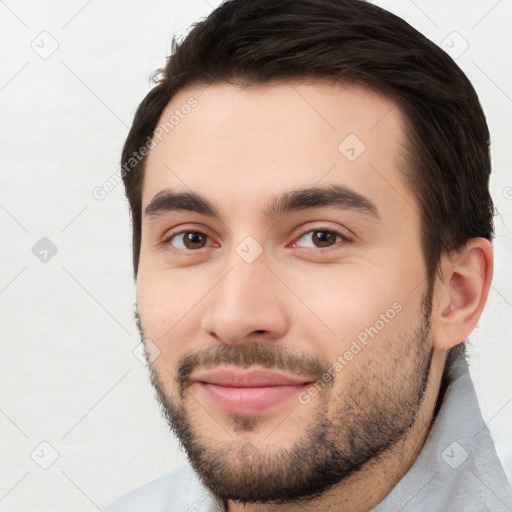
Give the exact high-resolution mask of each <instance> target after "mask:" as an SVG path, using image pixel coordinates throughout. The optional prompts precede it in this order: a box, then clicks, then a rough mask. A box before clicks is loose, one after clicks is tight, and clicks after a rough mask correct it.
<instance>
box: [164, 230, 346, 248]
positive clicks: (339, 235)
mask: <svg viewBox="0 0 512 512" xmlns="http://www.w3.org/2000/svg"><path fill="white" fill-rule="evenodd" d="M186 233H195V234H199V235H203V236H205V237H207V238H208V239H209V240H210V241H211V240H212V239H211V237H210V236H208V235H207V234H206V233H203V232H202V231H196V230H193V229H187V230H183V231H178V232H176V233H171V234H170V235H169V236H168V237H166V239H165V240H164V241H163V242H162V244H163V245H168V246H170V247H171V248H172V249H173V250H176V251H181V252H190V253H193V252H197V251H199V250H200V249H205V248H206V247H209V246H211V244H210V245H207V246H204V247H200V248H198V249H186V248H185V249H182V248H177V247H174V246H173V245H172V240H173V239H175V238H176V237H178V236H180V235H185V234H186ZM309 233H330V234H333V235H335V236H336V238H340V239H341V240H340V241H337V242H335V243H334V244H333V245H330V246H327V247H302V246H298V245H297V241H299V240H300V239H301V238H303V237H304V236H305V235H307V234H309ZM294 240H295V241H294V242H293V243H292V247H299V248H301V249H304V250H306V251H315V250H321V251H327V250H329V249H332V248H333V247H335V246H337V245H338V244H340V243H343V244H345V243H347V242H351V240H350V239H349V238H348V237H347V236H346V235H345V234H343V233H340V232H339V231H337V230H334V229H327V228H315V229H307V230H305V231H303V232H302V233H301V234H300V235H298V236H297V237H295V239H294Z"/></svg>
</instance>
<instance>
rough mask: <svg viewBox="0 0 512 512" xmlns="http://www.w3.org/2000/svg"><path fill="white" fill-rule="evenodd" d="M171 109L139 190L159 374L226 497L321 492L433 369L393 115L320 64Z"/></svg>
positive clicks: (156, 378)
mask: <svg viewBox="0 0 512 512" xmlns="http://www.w3.org/2000/svg"><path fill="white" fill-rule="evenodd" d="M187 104H188V105H193V108H188V107H184V106H185V105H187ZM176 111H177V112H176ZM173 115H174V116H175V117H174V118H173V120H172V121H171V124H170V125H169V124H168V125H167V130H166V131H167V132H168V133H167V134H166V133H165V130H164V131H163V135H162V131H160V132H158V133H159V134H160V136H159V138H160V139H161V140H159V138H157V137H155V138H154V140H155V143H156V145H155V147H153V149H152V150H151V151H150V154H149V156H148V160H147V167H146V173H145V178H144V190H143V198H142V207H143V220H142V243H141V253H140V265H139V270H138V280H137V303H138V311H139V315H140V322H141V323H140V325H141V329H142V332H143V336H144V337H145V338H146V339H148V340H150V342H147V346H148V350H149V358H150V360H151V361H152V365H151V370H152V376H153V382H154V384H155V386H156V388H157V391H158V393H159V397H160V400H161V402H162V404H163V406H164V408H165V410H166V411H167V414H168V416H169V419H170V423H171V426H172V427H173V429H174V430H175V432H176V433H177V435H178V437H179V438H180V440H181V441H182V443H183V445H184V446H185V448H186V450H187V452H188V455H189V458H190V460H191V462H192V465H193V466H194V468H195V469H196V471H197V472H198V474H199V475H200V476H201V477H202V478H203V480H204V482H205V483H206V484H207V485H208V486H210V487H211V489H212V490H214V491H215V492H216V494H217V495H218V496H220V497H222V498H223V499H232V500H240V501H248V502H250V501H262V502H264V501H279V500H286V499H289V498H290V497H291V496H294V497H300V496H313V495H316V494H318V493H319V492H321V491H323V490H325V489H327V488H329V487H330V486H332V485H333V484H335V483H337V482H339V481H341V480H342V479H344V478H346V477H347V476H349V475H351V474H353V473H355V472H357V471H358V470H359V469H360V468H361V467H362V466H364V465H365V464H366V463H367V462H369V461H371V460H372V458H374V457H375V456H376V455H377V454H379V453H382V452H383V451H385V450H387V449H388V448H390V447H392V446H393V445H394V444H395V443H396V442H397V441H399V440H400V439H402V438H403V437H404V434H405V433H406V431H407V429H408V428H409V427H410V426H411V424H412V423H413V422H414V421H415V418H416V415H417V411H418V409H419V407H420V405H421V399H422V397H423V393H424V389H425V385H426V382H427V378H428V373H429V365H430V354H431V343H430V338H429V329H428V328H429V325H428V311H427V310H428V307H427V306H428V304H427V303H428V299H429V298H428V297H427V298H425V297H424V293H425V289H426V283H427V281H426V273H425V272H426V271H425V265H424V259H423V255H422V252H421V245H420V217H419V212H418V206H417V203H416V200H415V199H414V197H413V195H412V193H411V191H410V189H409V188H408V187H407V185H406V181H405V177H404V175H403V173H402V172H401V171H400V170H399V168H400V166H401V165H403V161H402V157H401V155H403V145H404V133H403V120H402V116H401V113H400V111H399V109H398V107H396V105H394V103H392V102H391V101H390V100H387V99H385V98H383V97H381V96H379V95H376V94H374V93H372V92H369V91H367V90H365V89H362V88H359V87H355V86H350V87H348V86H343V85H339V84H337V85H333V84H327V83H325V82H318V83H315V84H312V83H311V84H306V83H290V84H284V83H282V84H272V85H267V86H264V87H255V86H251V87H246V88H240V87H237V86H234V85H228V84H222V85H214V86H210V87H206V88H199V87H194V88H188V89H185V90H182V91H180V92H179V93H178V94H177V95H176V96H175V97H174V98H173V99H172V101H171V103H170V104H169V105H168V107H167V108H166V110H165V112H164V114H163V115H162V118H161V123H165V122H166V121H169V119H170V118H171V116H173ZM169 126H171V127H172V129H169ZM310 189H311V190H310ZM183 194H187V195H183ZM425 299H427V300H425ZM426 304H427V306H426ZM155 356H158V357H156V359H154V360H153V358H154V357H155Z"/></svg>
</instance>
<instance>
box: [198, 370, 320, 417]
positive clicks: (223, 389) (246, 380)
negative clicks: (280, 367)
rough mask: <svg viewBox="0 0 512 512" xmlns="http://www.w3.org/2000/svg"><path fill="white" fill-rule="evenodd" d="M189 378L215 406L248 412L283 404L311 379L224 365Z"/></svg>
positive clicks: (261, 410) (228, 410)
mask: <svg viewBox="0 0 512 512" xmlns="http://www.w3.org/2000/svg"><path fill="white" fill-rule="evenodd" d="M192 381H193V382H194V383H197V384H198V385H199V387H200V389H201V392H202V393H203V395H204V396H205V398H206V399H207V400H208V401H209V402H210V403H211V404H212V405H213V406H214V407H216V408H218V409H220V410H222V411H224V412H226V413H231V414H247V415H254V414H258V413H262V412H264V411H266V410H267V409H269V408H271V407H274V406H276V405H279V404H282V403H283V402H285V401H286V400H289V399H291V398H292V397H294V396H297V394H298V393H300V392H301V391H303V390H304V389H305V388H307V387H308V386H309V385H311V383H312V382H313V381H312V380H311V378H301V377H294V376H291V375H288V374H284V373H279V372H274V371H269V370H263V369H253V370H244V371H234V370H232V369H229V368H227V367H224V368H216V369H215V370H208V371H204V372H199V373H197V374H195V375H194V376H193V377H192Z"/></svg>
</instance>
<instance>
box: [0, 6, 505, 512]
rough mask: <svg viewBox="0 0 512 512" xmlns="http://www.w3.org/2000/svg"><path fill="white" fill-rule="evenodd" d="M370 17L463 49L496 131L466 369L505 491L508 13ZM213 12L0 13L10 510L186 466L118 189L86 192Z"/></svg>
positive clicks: (0, 244) (445, 10)
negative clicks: (486, 285) (491, 233)
mask: <svg viewBox="0 0 512 512" xmlns="http://www.w3.org/2000/svg"><path fill="white" fill-rule="evenodd" d="M211 1H212V2H213V0H211ZM377 3H378V4H379V5H382V6H383V7H386V8H388V9H390V10H391V11H393V12H396V13H397V14H399V15H400V16H402V17H403V18H405V19H406V20H407V21H409V23H411V24H412V25H414V26H415V27H416V28H418V29H419V30H420V31H421V32H423V33H424V34H426V35H427V36H428V37H429V38H430V39H432V40H433V41H435V42H436V43H438V44H442V42H443V41H445V43H444V45H446V42H448V43H449V44H450V45H451V46H453V48H452V49H451V51H454V52H460V51H462V50H463V49H464V47H465V45H466V44H468V45H469V47H468V49H467V50H466V51H465V52H464V53H463V54H462V55H461V56H460V57H458V58H457V61H458V63H459V64H460V65H461V66H462V68H463V69H464V70H465V72H466V73H467V74H468V76H469V77H470V79H471V80H472V82H473V84H474V86H475V87H476V89H477V91H478V93H479V95H480V98H481V101H482V104H483V106H484V109H485V110H486V113H487V116H488V121H489V125H490V128H491V133H492V140H493V148H492V155H493V164H494V174H493V178H492V185H491V186H492V192H493V195H494V198H495V201H496V203H497V206H498V209H499V212H500V216H499V217H498V218H497V221H496V223H497V239H496V242H495V247H496V263H497V265H496V273H495V280H494V284H493V288H492V290H491V295H490V298H489V303H488V307H487V309H486V312H485V314H484V316H483V318H482V320H481V322H480V324H479V328H478V329H477V330H476V332H475V333H474V335H473V336H472V349H471V356H472V357H471V365H472V366H471V371H472V375H473V377H474V380H475V384H476V387H477V392H478V396H479V399H480V404H481V408H482V412H483V415H484V418H485V420H486V421H487V422H488V426H489V428H490V430H491V432H492V434H493V437H494V439H495V442H496V445H497V449H498V453H499V455H500V457H501V459H502V461H503V464H504V466H505V470H506V471H507V474H508V477H509V479H510V478H512V442H511V441H510V432H511V425H512V402H511V400H512V380H511V376H510V367H511V362H512V343H511V342H510V338H511V334H512V328H511V322H510V321H509V319H510V318H511V313H512V286H511V282H512V281H511V274H512V271H511V265H510V262H511V261H512V237H511V233H510V224H511V221H512V200H511V199H512V189H511V188H510V187H511V186H512V174H511V170H510V165H511V162H512V155H511V144H510V133H511V132H512V122H511V119H512V99H511V98H512V76H511V74H512V52H511V51H510V49H511V47H512V45H511V43H512V32H511V31H510V21H509V20H510V19H511V17H512V2H511V0H478V1H477V0H472V1H468V0H464V1H463V0H457V1H453V0H450V1H446V0H435V1H432V0H429V1H427V0H415V1H412V0H394V1H393V0H381V1H379V2H377ZM212 6H213V3H212V4H211V5H210V2H207V1H206V0H204V1H203V0H196V1H191V0H187V1H186V2H185V1H180V2H178V1H177V0H151V1H148V2H142V1H140V2H127V1H124V2H123V1H121V0H107V1H103V2H100V0H89V1H84V0H72V1H68V2H57V1H56V0H46V1H45V2H36V1H35V0H32V1H24V0H5V1H1V2H0V48H1V49H2V50H1V63H0V130H1V131H0V141H1V155H0V165H1V183H0V251H1V265H0V311H1V324H0V329H1V345H0V346H1V353H0V358H1V359H0V378H1V390H0V511H2V512H4V511H9V512H11V511H20V512H30V511H38V512H44V511H52V512H53V511H58V510H66V511H70V510H73V511H74V512H81V511H85V510H97V509H100V508H101V507H102V506H104V505H105V504H106V503H107V502H109V501H110V500H112V499H113V498H115V497H117V496H118V495H120V494H122V493H125V492H126V491H128V490H130V489H132V488H134V487H135V486H138V485H140V484H142V483H144V482H146V481H147V480H150V479H152V478H154V477H157V476H159V475H160V474H162V473H164V472H166V471H168V470H169V469H170V468H172V467H173V466H175V465H176V464H178V463H180V462H181V461H183V460H185V459H184V456H183V454H182V453H180V452H179V451H178V448H177V443H176V442H175V441H174V440H173V438H172V437H171V435H170V434H169V433H168V428H167V426H166V424H165V422H164V420H163V419H162V418H161V417H160V411H159V407H158V405H157V403H156V402H155V401H154V398H153V391H152V388H151V386H150V384H149V380H148V376H147V372H146V368H145V367H144V366H143V364H142V363H141V362H139V360H138V359H137V358H136V357H135V355H134V353H133V352H134V349H135V348H136V346H137V345H138V341H139V340H138V334H137V331H136V328H135V324H134V321H133V304H134V283H133V279H132V273H131V271H132V269H131V249H130V228H129V222H128V211H127V203H126V201H125V199H124V195H123V188H122V185H119V186H117V187H116V188H115V189H114V190H113V191H112V192H110V193H109V194H108V195H107V197H106V198H105V199H104V200H102V201H99V200H97V199H95V198H94V197H93V195H92V190H93V189H94V187H96V186H99V185H101V184H102V183H103V182H105V181H106V180H108V179H109V177H110V176H111V175H112V174H113V173H115V172H116V170H117V168H118V161H119V157H120V152H121V147H122V144H123V142H124V138H125V136H126V134H127V130H128V127H129V125H130V123H131V120H132V116H133V114H134V111H135V108H136V106H137V105H138V103H139V102H140V100H141V99H142V98H143V96H144V95H145V94H146V92H147V91H148V90H149V80H148V79H149V77H150V76H151V74H152V72H153V71H154V70H155V69H156V68H157V67H160V66H162V65H163V64H164V57H165V56H166V54H167V52H168V50H169V48H170V42H171V38H172V35H173V34H180V33H183V32H184V31H185V30H186V28H187V27H188V26H189V25H190V24H191V23H192V22H193V21H195V20H196V19H198V18H199V17H202V16H205V15H207V14H208V12H209V11H210V10H211V7H212ZM43 31H46V32H47V33H48V34H42V35H41V32H43ZM454 31H456V32H458V34H459V35H457V34H455V35H454V34H453V32H454ZM49 34H50V35H49ZM447 38H448V39H447ZM57 44H58V48H57V49H56V51H55V52H54V53H53V54H52V55H51V56H48V55H45V54H44V52H49V51H50V50H51V49H52V45H53V46H56V45H57ZM31 45H32V47H31ZM34 48H35V49H37V51H38V52H39V53H40V54H43V56H44V57H48V58H45V59H44V58H41V57H40V55H38V53H36V51H34ZM507 187H508V188H507ZM42 237H47V238H49V239H50V240H51V241H52V242H53V244H55V246H56V247H57V250H58V252H57V254H56V255H55V256H53V257H52V258H51V259H50V258H49V261H47V262H42V261H40V260H39V259H38V258H36V256H35V255H34V254H33V252H32V248H33V246H34V245H35V244H36V243H37V242H38V241H39V240H40V239H41V238H42ZM43 441H44V442H46V443H49V445H51V446H49V445H42V446H40V443H41V442H43ZM34 450H35V451H34ZM54 451H55V452H54ZM32 453H33V458H31V454H32ZM57 454H58V458H57V459H56V460H55V462H54V463H53V464H51V466H50V467H48V469H43V468H41V467H40V465H41V464H42V465H48V464H50V463H51V462H52V460H53V459H52V456H57ZM34 459H35V460H34ZM36 461H37V462H38V463H39V465H38V463H36Z"/></svg>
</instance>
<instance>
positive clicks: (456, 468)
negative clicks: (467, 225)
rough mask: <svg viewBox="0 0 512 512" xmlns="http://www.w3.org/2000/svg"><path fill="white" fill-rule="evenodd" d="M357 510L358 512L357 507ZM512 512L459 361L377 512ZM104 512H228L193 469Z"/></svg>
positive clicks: (510, 492) (511, 496) (178, 471)
mask: <svg viewBox="0 0 512 512" xmlns="http://www.w3.org/2000/svg"><path fill="white" fill-rule="evenodd" d="M353 510H357V504H354V508H353ZM398 511H400V512H436V511H442V512H445V511H449V512H484V511H492V512H512V489H511V486H510V484H509V482H508V480H507V477H506V476H505V473H504V471H503V468H502V466H501V463H500V461H499V459H498V456H497V454H496V450H495V448H494V443H493V441H492V439H491V436H490V434H489V430H488V429H487V427H486V426H485V423H484V420H483V419H482V414H481V413H480V408H479V406H478V401H477V397H476V394H475V389H474V386H473V383H472V381H471V377H470V375H469V369H468V365H467V362H466V361H465V360H464V358H463V357H462V356H460V355H459V356H457V357H456V358H455V360H454V362H453V364H452V365H451V367H450V370H449V380H448V387H447V388H446V391H445V393H444V397H443V401H442V404H441V406H440V409H439V412H438V414H437V417H436V419H435V421H434V423H433V425H432V428H431V430H430V432H429V434H428V437H427V440H426V442H425V445H424V447H423V449H422V451H421V453H420V455H419V456H418V458H417V459H416V461H415V462H414V464H413V465H412V466H411V468H410V469H409V471H408V472H407V473H406V474H405V475H404V477H403V478H402V479H401V480H400V482H398V484H397V485H396V486H395V487H394V488H393V490H392V491H391V492H390V493H389V494H388V496H387V497H386V498H385V499H384V500H383V501H381V502H380V503H379V504H378V505H377V506H376V507H374V508H373V509H372V512H398ZM104 512H224V508H223V507H222V506H221V505H220V504H219V503H218V502H217V501H216V500H215V499H214V497H213V495H212V494H211V493H210V491H209V490H208V489H206V488H205V487H204V485H203V484H202V483H201V481H200V480H199V478H198V476H197V475H196V473H195V472H194V470H193V469H192V467H191V466H190V465H189V464H183V465H181V466H178V467H177V468H175V469H174V470H172V471H171V472H169V473H167V474H166V475H164V476H162V477H160V478H158V479H156V480H154V481H152V482H150V483H148V484H146V485H144V486H143V487H141V488H139V489H137V490H135V491H132V492H131V493H129V494H127V495H126V496H123V497H122V498H120V499H118V500H117V501H115V502H114V503H112V504H111V505H110V506H109V507H107V508H106V509H104Z"/></svg>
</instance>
